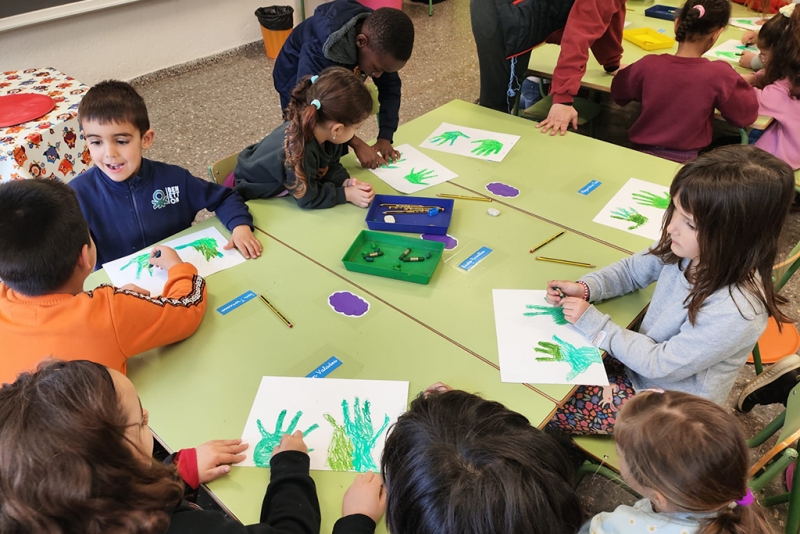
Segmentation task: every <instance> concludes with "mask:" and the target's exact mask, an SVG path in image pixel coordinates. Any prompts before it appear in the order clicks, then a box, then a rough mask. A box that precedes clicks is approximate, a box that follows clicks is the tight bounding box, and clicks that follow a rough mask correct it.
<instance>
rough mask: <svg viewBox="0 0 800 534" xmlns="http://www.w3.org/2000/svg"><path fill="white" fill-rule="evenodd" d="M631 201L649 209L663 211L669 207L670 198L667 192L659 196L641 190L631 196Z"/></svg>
mask: <svg viewBox="0 0 800 534" xmlns="http://www.w3.org/2000/svg"><path fill="white" fill-rule="evenodd" d="M633 200H634V201H635V202H636V203H637V204H639V205H640V206H649V207H651V208H658V209H660V210H665V209H667V208H668V207H669V201H670V200H671V198H670V196H669V191H666V192H664V194H663V195H661V196H659V195H656V194H655V193H651V192H650V191H644V190H642V191H639V192H638V193H634V194H633Z"/></svg>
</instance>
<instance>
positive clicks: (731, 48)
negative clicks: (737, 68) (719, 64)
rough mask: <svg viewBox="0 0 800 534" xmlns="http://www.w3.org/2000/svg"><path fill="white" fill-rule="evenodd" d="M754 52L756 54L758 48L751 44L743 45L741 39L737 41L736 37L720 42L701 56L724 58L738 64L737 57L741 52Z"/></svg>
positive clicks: (740, 55) (739, 56)
mask: <svg viewBox="0 0 800 534" xmlns="http://www.w3.org/2000/svg"><path fill="white" fill-rule="evenodd" d="M744 51H747V52H754V53H756V54H758V48H756V47H755V46H753V45H749V46H745V45H743V44H742V42H741V41H737V40H736V39H730V40H728V41H725V42H724V43H721V44H719V45H717V46H715V47H714V48H712V49H711V50H709V51H708V52H706V53H705V54H703V56H705V57H707V58H711V59H724V60H725V61H728V62H730V63H734V64H738V63H739V58H741V57H742V52H744Z"/></svg>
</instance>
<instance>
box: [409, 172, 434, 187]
mask: <svg viewBox="0 0 800 534" xmlns="http://www.w3.org/2000/svg"><path fill="white" fill-rule="evenodd" d="M436 176H437V175H436V174H434V173H433V171H432V170H430V169H422V170H421V171H419V172H417V171H416V170H415V169H413V168H412V169H411V172H410V173H408V174H406V175H405V176H403V178H405V179H406V180H408V181H409V182H410V183H412V184H417V185H430V184H428V183H427V182H425V180H429V179H431V178H436Z"/></svg>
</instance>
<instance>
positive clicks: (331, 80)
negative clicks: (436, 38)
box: [233, 67, 374, 209]
mask: <svg viewBox="0 0 800 534" xmlns="http://www.w3.org/2000/svg"><path fill="white" fill-rule="evenodd" d="M371 108H372V97H371V96H370V93H369V90H368V89H367V88H366V86H365V85H364V82H363V81H362V80H361V79H360V78H359V77H358V76H356V75H355V74H353V73H352V72H350V71H348V70H347V69H344V68H342V67H330V68H328V69H325V71H323V72H322V74H320V75H319V76H306V77H305V78H303V79H302V80H300V83H299V84H297V87H296V88H295V89H294V91H293V92H292V99H291V101H290V102H289V106H288V108H287V110H286V113H287V119H288V120H287V121H286V122H285V123H283V124H282V125H281V126H279V127H278V128H277V129H275V130H274V131H273V132H272V133H270V134H269V135H268V136H267V137H265V138H264V139H262V140H261V141H259V142H258V143H256V144H254V145H251V146H249V147H247V148H245V149H244V150H243V151H242V152H241V154H239V161H238V163H237V165H236V169H235V170H234V172H233V177H234V183H235V187H236V190H237V191H238V192H239V193H241V194H242V196H243V197H244V198H245V199H247V200H250V199H253V198H271V197H276V196H283V195H285V194H287V192H291V193H292V195H293V196H294V197H295V199H297V205H298V206H300V207H301V208H305V209H318V208H332V207H333V206H336V205H337V204H344V203H345V202H352V203H353V204H355V205H356V206H359V207H361V208H366V207H367V206H369V203H370V202H372V197H373V196H374V192H373V191H372V186H371V185H369V184H368V183H365V182H360V181H358V180H356V179H355V178H350V175H349V174H348V172H347V169H345V168H344V166H342V164H341V163H340V162H339V159H340V158H341V157H342V156H345V155H346V154H347V142H348V141H350V139H352V138H353V135H354V134H355V131H356V130H357V129H358V127H359V126H360V125H361V123H363V122H364V121H365V120H366V119H367V117H368V116H369V112H370V109H371Z"/></svg>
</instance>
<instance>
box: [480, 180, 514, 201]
mask: <svg viewBox="0 0 800 534" xmlns="http://www.w3.org/2000/svg"><path fill="white" fill-rule="evenodd" d="M486 189H487V190H488V191H489V192H490V193H491V194H493V195H497V196H498V197H508V198H514V197H518V196H519V189H517V188H516V187H513V186H510V185H508V184H504V183H502V182H490V183H488V184H486Z"/></svg>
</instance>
